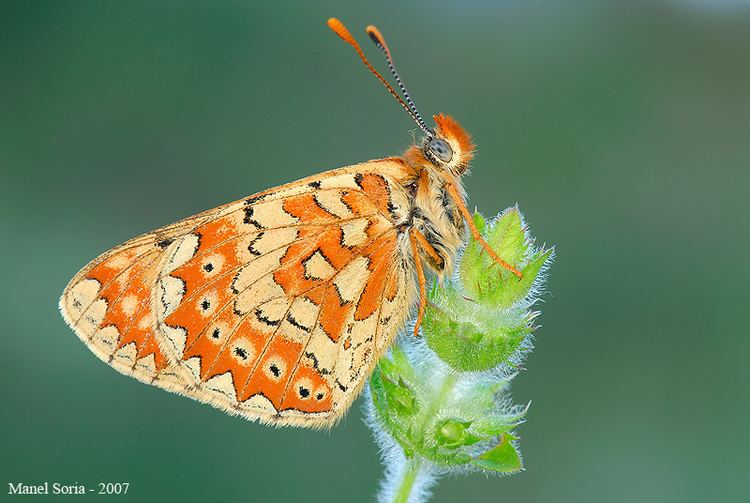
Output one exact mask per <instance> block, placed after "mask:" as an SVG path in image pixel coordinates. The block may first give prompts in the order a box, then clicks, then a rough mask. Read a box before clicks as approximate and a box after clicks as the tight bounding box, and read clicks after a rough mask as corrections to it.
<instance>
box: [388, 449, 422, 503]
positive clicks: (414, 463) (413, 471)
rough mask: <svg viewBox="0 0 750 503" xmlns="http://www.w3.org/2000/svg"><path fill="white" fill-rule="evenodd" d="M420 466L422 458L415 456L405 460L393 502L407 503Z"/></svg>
mask: <svg viewBox="0 0 750 503" xmlns="http://www.w3.org/2000/svg"><path fill="white" fill-rule="evenodd" d="M421 468H422V458H420V457H419V456H416V457H414V458H412V459H410V460H408V461H407V462H406V468H405V470H404V476H403V478H402V479H401V483H400V484H399V485H398V489H397V490H396V493H395V494H394V495H393V503H407V502H408V501H409V495H410V494H411V490H412V489H413V488H414V482H416V480H417V476H418V475H419V470H420V469H421Z"/></svg>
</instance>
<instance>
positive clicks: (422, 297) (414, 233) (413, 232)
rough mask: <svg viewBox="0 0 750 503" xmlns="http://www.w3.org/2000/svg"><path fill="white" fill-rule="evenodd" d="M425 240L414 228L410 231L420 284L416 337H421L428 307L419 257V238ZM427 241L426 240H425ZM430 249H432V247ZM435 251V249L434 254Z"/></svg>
mask: <svg viewBox="0 0 750 503" xmlns="http://www.w3.org/2000/svg"><path fill="white" fill-rule="evenodd" d="M417 236H420V237H421V238H422V239H425V237H424V236H422V234H421V233H420V232H419V231H418V230H416V229H414V228H412V229H411V230H410V231H409V241H410V242H411V251H412V255H413V256H414V267H415V268H416V270H417V281H418V283H419V312H418V313H417V321H416V323H414V337H417V336H418V335H419V326H420V325H421V324H422V318H424V310H425V308H426V307H427V282H426V281H425V278H424V269H423V268H422V259H421V258H420V256H419V244H418V241H419V238H418V237H417ZM425 241H426V239H425ZM430 248H432V247H431V246H430ZM434 251H435V250H434V249H433V252H434Z"/></svg>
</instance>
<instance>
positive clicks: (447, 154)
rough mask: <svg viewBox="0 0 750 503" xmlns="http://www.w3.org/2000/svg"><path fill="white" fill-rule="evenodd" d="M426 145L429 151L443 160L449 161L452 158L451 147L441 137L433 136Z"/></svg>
mask: <svg viewBox="0 0 750 503" xmlns="http://www.w3.org/2000/svg"><path fill="white" fill-rule="evenodd" d="M427 146H428V147H429V149H430V152H432V153H433V155H435V157H437V158H438V159H440V160H441V161H443V162H450V160H451V159H452V158H453V149H452V148H451V146H450V145H448V142H447V141H445V140H443V139H442V138H433V139H432V140H430V143H428V144H427Z"/></svg>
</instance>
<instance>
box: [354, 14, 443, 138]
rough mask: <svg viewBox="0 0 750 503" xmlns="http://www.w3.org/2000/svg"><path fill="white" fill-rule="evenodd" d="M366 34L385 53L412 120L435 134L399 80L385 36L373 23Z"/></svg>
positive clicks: (431, 135)
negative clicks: (410, 112)
mask: <svg viewBox="0 0 750 503" xmlns="http://www.w3.org/2000/svg"><path fill="white" fill-rule="evenodd" d="M367 34H368V35H369V36H370V40H372V41H373V42H374V43H375V45H376V46H378V49H380V50H381V51H383V54H385V60H386V61H387V62H388V68H389V69H390V70H391V73H392V74H393V77H394V78H395V79H396V84H398V87H399V89H401V93H402V94H403V95H404V99H405V100H406V103H408V105H409V108H410V109H411V111H412V117H414V120H415V121H416V122H417V124H418V125H419V127H420V128H421V129H422V131H424V132H425V133H427V135H428V136H430V137H433V136H435V133H434V132H433V131H432V130H431V129H430V128H428V127H427V124H425V122H424V120H423V119H422V114H420V113H419V110H418V109H417V106H416V105H415V104H414V102H413V101H412V99H411V97H410V96H409V91H407V90H406V84H404V81H403V80H401V76H400V75H399V74H398V71H397V70H396V64H395V63H394V62H393V57H392V56H391V50H390V49H389V48H388V44H386V43H385V37H383V34H382V33H380V30H378V29H377V28H376V27H375V26H373V25H370V26H368V27H367Z"/></svg>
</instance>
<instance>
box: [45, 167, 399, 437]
mask: <svg viewBox="0 0 750 503" xmlns="http://www.w3.org/2000/svg"><path fill="white" fill-rule="evenodd" d="M407 176H409V175H408V169H407V168H406V167H405V166H404V165H403V163H402V162H401V161H400V160H397V159H386V160H382V161H372V162H368V163H364V164H360V165H356V166H352V167H349V168H342V169H339V170H334V171H330V172H327V173H324V174H321V175H317V176H315V177H311V178H307V179H304V180H301V181H299V182H295V183H292V184H288V185H285V186H282V187H279V188H277V189H271V190H269V191H266V192H263V193H260V194H258V195H256V196H252V197H250V198H248V199H246V200H242V201H237V202H235V203H230V204H228V205H225V206H221V207H219V208H216V209H214V210H210V211H208V212H205V213H202V214H200V215H197V216H195V217H191V218H189V219H186V220H184V221H181V222H178V223H177V224H174V225H172V226H169V227H166V228H163V229H160V230H157V231H154V232H153V233H149V234H146V235H144V236H141V237H139V238H136V239H134V240H131V241H129V242H127V243H125V244H124V245H121V246H119V247H117V248H114V249H112V250H110V251H108V252H106V253H104V254H103V255H102V256H100V257H99V258H97V259H96V260H94V261H93V262H92V263H90V264H89V265H88V266H86V267H85V268H84V269H83V270H81V271H80V272H79V273H78V274H77V275H76V276H75V277H74V278H73V280H72V281H71V282H70V284H69V285H68V287H67V288H66V290H65V292H64V293H63V296H62V298H61V301H60V308H61V311H62V312H63V316H64V317H65V319H66V321H67V322H68V324H69V325H71V327H73V329H74V330H75V332H76V333H77V334H78V336H79V337H80V338H81V339H82V340H83V341H84V342H85V343H86V344H87V345H88V346H89V347H90V348H91V350H92V351H93V352H94V353H95V354H96V355H97V356H98V357H99V358H101V359H102V360H104V361H106V362H107V363H109V364H110V365H112V366H113V367H115V368H116V369H117V370H119V371H120V372H122V373H124V374H127V375H131V376H133V377H135V378H137V379H139V380H142V381H144V382H148V383H150V384H154V385H156V386H160V387H162V388H165V389H168V390H170V391H175V392H178V393H181V394H185V395H187V396H190V397H191V398H194V399H197V400H200V401H203V402H206V403H209V404H211V405H214V406H216V407H219V408H221V409H223V410H225V411H227V412H229V413H231V414H239V415H242V416H244V417H246V418H248V419H260V420H262V421H274V422H276V423H278V424H292V425H305V426H325V425H330V424H332V423H333V422H335V421H336V419H338V418H339V417H340V416H341V415H342V414H343V412H345V411H346V409H347V408H348V406H349V404H350V403H351V401H352V400H353V399H354V398H356V396H357V394H358V393H359V391H360V389H361V386H362V384H363V382H364V378H365V377H366V376H367V375H368V374H369V372H370V370H371V369H372V366H373V365H374V364H375V362H376V361H377V358H378V357H379V356H380V355H381V354H382V352H383V351H384V350H385V348H386V347H387V346H388V344H389V342H390V341H391V340H392V338H393V336H394V334H395V332H396V331H397V330H398V328H399V327H400V326H401V325H402V324H403V322H404V320H405V318H406V316H407V314H408V311H409V308H410V306H411V304H412V299H413V298H414V292H413V289H414V287H413V286H412V285H413V284H414V280H413V277H412V267H411V257H410V254H409V253H410V252H409V247H408V245H407V242H406V241H405V238H404V236H403V235H402V234H401V233H400V231H399V223H401V222H403V221H404V220H405V219H406V218H407V212H408V208H409V202H408V198H409V195H408V194H407V193H406V192H405V190H404V189H403V188H402V187H403V184H402V183H401V182H402V181H403V179H404V178H406V177H407Z"/></svg>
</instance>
